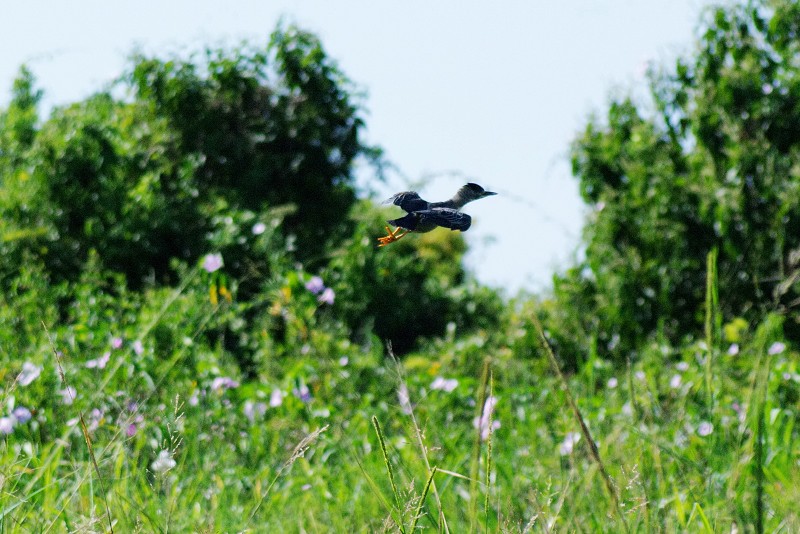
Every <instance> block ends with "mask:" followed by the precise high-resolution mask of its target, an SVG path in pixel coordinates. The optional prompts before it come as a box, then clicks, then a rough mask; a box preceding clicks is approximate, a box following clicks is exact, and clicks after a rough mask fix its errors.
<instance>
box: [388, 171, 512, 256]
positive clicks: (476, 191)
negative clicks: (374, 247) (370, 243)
mask: <svg viewBox="0 0 800 534" xmlns="http://www.w3.org/2000/svg"><path fill="white" fill-rule="evenodd" d="M496 194H497V193H493V192H491V191H486V190H485V189H484V188H482V187H481V186H479V185H478V184H473V183H471V182H470V183H468V184H467V185H465V186H463V187H462V188H461V189H459V190H458V191H457V192H456V194H455V195H454V196H453V198H451V199H450V200H445V201H444V202H428V201H427V200H423V199H422V198H420V196H419V195H418V194H417V193H416V191H403V192H402V193H397V194H396V195H392V197H390V198H389V199H387V200H386V201H385V202H384V204H389V203H392V204H394V205H395V206H400V207H401V208H402V209H403V210H405V211H406V212H407V215H406V216H405V217H400V218H399V219H393V220H391V221H387V222H388V223H389V224H391V225H392V226H395V227H396V228H395V229H394V230H391V229H390V228H389V227H388V226H387V227H386V232H387V235H385V236H384V237H379V238H378V241H379V242H380V244H379V245H378V246H379V247H385V246H386V245H388V244H389V243H394V242H395V241H397V240H398V239H400V238H401V237H404V236H405V235H407V234H408V233H409V232H418V233H423V232H430V231H431V230H433V229H434V228H436V227H438V226H441V227H443V228H450V229H451V230H460V231H462V232H466V231H467V230H469V227H470V225H471V224H472V217H470V216H469V215H467V214H466V213H462V212H461V208H463V207H464V205H465V204H467V203H468V202H472V201H473V200H479V199H481V198H485V197H489V196H492V195H496ZM402 230H405V231H404V232H402V233H401V231H402Z"/></svg>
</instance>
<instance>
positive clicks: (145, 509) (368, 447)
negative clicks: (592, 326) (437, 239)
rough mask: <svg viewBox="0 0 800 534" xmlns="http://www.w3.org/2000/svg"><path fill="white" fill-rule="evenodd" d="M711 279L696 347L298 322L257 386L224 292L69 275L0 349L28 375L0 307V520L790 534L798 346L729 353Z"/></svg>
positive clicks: (771, 333) (57, 527)
mask: <svg viewBox="0 0 800 534" xmlns="http://www.w3.org/2000/svg"><path fill="white" fill-rule="evenodd" d="M715 286H716V274H715V269H714V264H713V261H712V260H709V274H708V276H707V294H708V295H710V297H709V299H708V303H709V307H708V309H707V310H706V325H708V324H711V328H710V329H708V328H707V329H706V331H705V332H700V333H699V334H700V336H701V340H702V343H701V342H699V341H697V342H695V341H692V340H688V341H686V342H685V343H684V344H681V345H678V346H668V345H666V344H665V342H664V341H663V340H654V341H653V343H652V344H651V345H649V346H645V347H642V351H641V354H639V355H638V357H637V358H633V359H631V360H630V361H629V362H628V365H627V366H625V367H622V368H616V367H614V366H612V365H611V364H609V363H608V362H605V361H603V360H602V359H600V358H594V359H593V360H592V361H591V363H590V364H589V365H586V366H584V367H583V368H581V369H579V370H577V371H576V372H575V374H573V375H568V374H566V373H564V372H563V371H562V369H561V368H560V366H559V365H558V354H557V353H556V350H554V348H553V346H552V345H551V343H550V342H549V339H548V338H547V335H546V332H545V331H544V329H543V328H542V325H541V324H539V323H538V321H537V319H536V318H535V317H528V316H524V317H521V318H520V319H519V322H517V323H512V324H510V325H509V326H508V330H507V331H506V330H503V331H498V332H492V333H487V334H486V335H476V336H473V337H463V338H460V337H458V336H454V338H453V339H452V340H435V341H432V342H431V343H429V344H428V345H426V346H425V347H424V349H423V350H421V351H420V352H419V353H416V354H411V355H408V356H406V357H405V359H403V360H401V361H397V360H392V359H385V358H384V357H383V350H382V348H381V347H380V345H379V344H378V345H377V346H368V345H356V344H353V343H350V342H346V343H345V341H343V340H342V339H340V338H337V337H336V335H335V334H334V333H332V332H327V331H324V330H319V329H317V330H314V329H310V328H309V329H307V330H306V331H305V333H303V331H302V329H301V328H299V327H298V328H297V329H296V330H295V331H296V332H298V333H297V334H296V335H297V336H298V337H299V336H301V335H306V336H307V337H305V338H304V340H303V343H304V344H307V345H308V349H307V350H305V351H304V350H301V349H303V346H302V345H299V346H297V347H296V350H294V349H293V350H292V351H287V352H286V353H284V354H282V355H281V356H280V358H278V357H277V356H270V357H272V358H274V360H272V361H269V362H267V363H265V366H268V368H269V369H271V372H270V374H264V375H261V376H259V378H258V380H257V381H247V380H246V379H245V377H242V376H240V375H235V374H234V373H235V371H236V366H235V364H233V362H231V361H230V360H229V359H228V357H227V356H226V353H225V351H224V350H223V349H222V343H221V342H220V343H218V342H216V341H214V339H215V338H214V337H213V336H211V335H210V334H211V332H212V331H213V329H214V327H215V320H216V318H217V317H218V315H219V314H226V313H232V312H233V310H232V308H230V307H227V306H229V305H228V304H225V303H219V304H218V305H217V306H209V303H208V300H207V293H206V291H205V288H202V287H192V286H191V284H190V285H189V286H185V287H184V289H183V290H182V291H183V292H182V293H180V294H175V293H174V292H162V293H160V294H158V295H151V296H150V297H149V298H150V299H151V300H150V301H146V302H145V301H130V302H126V301H124V299H125V298H127V297H125V296H124V295H123V296H122V297H120V299H122V300H114V299H110V298H105V297H104V295H103V294H102V293H98V292H96V291H95V293H92V292H90V291H89V290H87V298H86V302H87V305H86V306H87V309H85V310H82V311H81V313H84V315H81V316H80V317H81V319H80V320H75V321H73V322H71V323H70V322H67V323H65V324H56V325H54V326H53V327H51V328H50V330H51V331H50V332H46V331H45V330H44V328H43V327H41V325H39V326H38V328H39V330H40V331H41V337H40V338H39V339H38V340H37V343H35V344H33V345H32V346H27V345H26V346H25V347H22V346H20V347H18V350H17V351H16V352H15V354H16V355H22V358H20V359H24V360H25V361H27V360H30V362H32V363H34V364H35V365H34V367H35V368H37V369H38V368H39V367H41V372H40V375H39V376H38V377H34V378H32V379H25V380H23V375H24V373H25V372H27V371H25V370H24V369H23V361H20V359H11V358H10V357H9V356H8V355H9V354H11V353H10V352H9V351H8V350H7V348H8V347H12V346H14V345H13V343H16V342H17V341H16V340H15V338H14V336H13V333H12V331H11V330H10V329H8V328H5V327H4V326H3V325H0V343H2V346H3V347H6V351H5V352H4V353H2V354H0V358H4V359H3V363H4V365H3V366H0V384H2V390H1V391H0V409H2V413H0V417H9V415H8V414H10V413H12V412H13V411H14V410H16V409H18V408H21V407H31V408H32V409H31V413H32V416H31V419H30V420H29V421H27V422H25V421H24V419H25V418H24V417H23V415H24V414H23V413H22V412H20V413H19V414H18V415H19V419H18V421H17V422H16V424H15V426H14V427H13V429H12V431H11V432H10V433H7V434H4V435H3V436H2V439H0V483H1V484H2V491H0V532H9V533H16V532H31V531H34V532H75V531H79V532H88V531H101V530H102V531H107V532H111V531H112V530H113V531H115V532H137V531H139V532H141V531H148V532H151V531H152V532H163V533H166V532H220V531H241V532H264V531H280V532H301V531H304V532H311V531H316V532H341V531H347V532H350V531H356V532H382V531H383V532H396V531H400V532H405V533H411V532H416V531H427V532H453V533H455V532H515V533H517V532H544V533H550V532H564V531H588V532H594V531H624V530H630V531H634V532H639V531H648V532H650V531H662V532H671V531H688V532H696V531H698V532H700V531H702V532H711V531H730V530H731V529H732V528H734V527H735V528H738V529H739V530H740V531H754V532H767V531H775V530H783V531H788V532H791V531H796V530H798V529H800V517H798V512H797V509H796V505H795V503H796V502H797V501H798V500H799V499H800V483H798V480H800V468H799V467H798V465H797V457H796V450H797V443H798V425H797V424H796V421H797V418H798V409H797V399H798V398H800V365H799V364H798V357H797V353H796V352H795V351H793V350H792V348H791V347H786V346H784V345H783V344H782V343H781V341H782V339H781V325H782V321H783V319H782V318H781V317H779V316H771V317H770V318H769V319H768V320H767V321H765V322H764V323H763V324H761V325H753V326H749V327H747V328H745V329H744V330H742V331H741V332H740V333H739V334H737V335H738V336H739V337H738V338H737V339H736V343H737V344H738V347H739V352H738V354H737V353H735V351H734V352H732V351H729V350H727V349H726V347H725V346H724V345H725V343H726V342H727V343H731V342H732V340H731V339H728V338H726V337H725V336H726V335H727V334H725V332H726V331H728V330H730V329H722V328H719V327H718V326H717V323H718V319H717V318H716V316H717V315H718V314H719V303H718V301H717V299H715V297H714V296H713V295H714V293H715V291H716V289H715ZM201 289H202V292H201ZM200 295H202V296H200ZM104 298H105V300H103V299H104ZM92 303H94V304H92ZM299 315H300V314H298V316H299ZM29 320H30V321H31V322H33V321H38V318H37V319H33V318H31V319H29ZM290 326H292V325H290ZM526 329H530V332H532V333H535V334H536V336H537V337H536V339H537V340H538V343H539V344H538V348H539V349H540V350H537V351H535V350H534V348H535V347H534V346H533V345H532V344H531V343H528V342H527V341H525V344H523V343H522V342H521V341H519V340H521V339H523V340H524V339H531V338H524V337H520V332H525V330H526ZM117 337H120V338H122V339H123V340H124V343H123V344H122V347H121V348H111V349H109V348H108V347H107V345H108V344H109V340H112V339H116V338H117ZM492 339H494V341H492ZM134 340H136V341H141V346H140V345H134ZM209 340H210V341H209ZM515 340H516V341H515ZM51 343H52V344H51ZM53 347H55V348H57V349H58V350H59V351H61V352H63V353H64V356H63V357H62V356H61V355H60V354H59V355H58V358H57V359H54V358H53ZM134 347H136V348H134ZM271 347H272V348H271V349H270V350H273V351H274V350H275V349H274V347H273V346H271ZM106 350H109V351H110V352H111V359H110V361H109V362H108V366H107V367H105V368H102V369H100V368H97V367H91V368H90V367H87V366H86V365H85V361H86V360H88V359H96V358H97V357H98V356H100V355H102V354H103V352H104V351H106ZM264 354H269V355H271V354H273V352H269V351H266V350H265V351H264ZM59 360H60V363H59ZM229 376H230V377H233V378H235V379H236V381H235V382H238V383H234V382H230V383H229V382H226V381H225V380H222V379H223V378H226V377H229ZM795 377H797V378H795ZM440 379H447V381H448V384H449V385H447V387H443V386H442V385H441V384H442V380H440ZM231 380H232V379H231ZM437 380H438V383H439V385H437V386H436V387H434V383H435V382H436V381H437ZM450 380H452V381H453V382H449V381H450ZM214 384H217V385H216V386H215V385H214ZM219 384H228V385H226V386H220V385H219ZM234 384H235V385H234ZM65 386H70V387H72V388H74V391H75V392H76V393H77V394H76V395H75V396H74V398H72V397H70V398H69V403H68V402H67V400H66V399H65V397H64V390H65V389H66V387H65ZM304 387H306V389H304ZM215 388H216V389H215ZM401 390H402V391H404V392H405V393H404V395H405V396H404V397H403V398H402V399H401V397H399V396H398V392H399V391H401ZM276 391H277V392H279V393H280V395H278V396H277V397H274V394H275V392H276ZM67 394H69V391H67ZM176 397H179V398H180V402H179V403H178V404H177V406H176V403H175V398H176ZM275 398H277V400H275ZM489 399H493V400H492V402H488V401H489ZM709 399H713V402H709ZM273 401H274V402H273ZM487 405H491V407H492V408H493V410H490V411H488V412H486V413H484V410H485V409H486V407H487ZM484 415H486V418H485V421H483V422H482V421H481V419H482V417H483V416H484ZM81 419H83V423H81V422H80V421H81ZM70 420H73V421H72V422H70ZM495 422H496V423H499V425H500V426H499V428H495ZM484 423H485V424H484ZM484 431H486V432H484ZM164 450H166V451H168V453H169V455H168V457H169V458H170V459H173V460H174V465H172V466H170V465H171V464H168V465H166V467H164V466H163V464H161V466H159V464H157V461H158V459H159V454H160V452H162V451H164Z"/></svg>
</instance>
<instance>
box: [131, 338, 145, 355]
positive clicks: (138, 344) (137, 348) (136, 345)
mask: <svg viewBox="0 0 800 534" xmlns="http://www.w3.org/2000/svg"><path fill="white" fill-rule="evenodd" d="M133 352H134V354H136V355H137V356H141V355H142V353H143V352H144V345H142V340H140V339H137V340H136V341H134V342H133Z"/></svg>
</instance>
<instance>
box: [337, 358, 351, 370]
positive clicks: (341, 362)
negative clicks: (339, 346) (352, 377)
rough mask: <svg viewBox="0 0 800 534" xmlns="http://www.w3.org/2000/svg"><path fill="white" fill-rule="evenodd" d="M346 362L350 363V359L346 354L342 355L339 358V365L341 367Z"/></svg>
mask: <svg viewBox="0 0 800 534" xmlns="http://www.w3.org/2000/svg"><path fill="white" fill-rule="evenodd" d="M348 363H350V359H349V358H348V357H347V356H342V357H341V358H339V365H341V366H342V367H344V366H345V365H347V364H348Z"/></svg>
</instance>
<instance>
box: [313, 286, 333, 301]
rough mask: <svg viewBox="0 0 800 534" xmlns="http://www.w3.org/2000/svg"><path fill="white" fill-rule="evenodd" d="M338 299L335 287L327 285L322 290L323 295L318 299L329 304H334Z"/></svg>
mask: <svg viewBox="0 0 800 534" xmlns="http://www.w3.org/2000/svg"><path fill="white" fill-rule="evenodd" d="M335 299H336V293H334V292H333V289H331V288H329V287H326V288H325V290H324V291H323V292H322V295H320V296H319V297H317V300H318V301H319V302H320V303H322V304H328V305H329V306H332V305H333V301H334V300H335Z"/></svg>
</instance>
